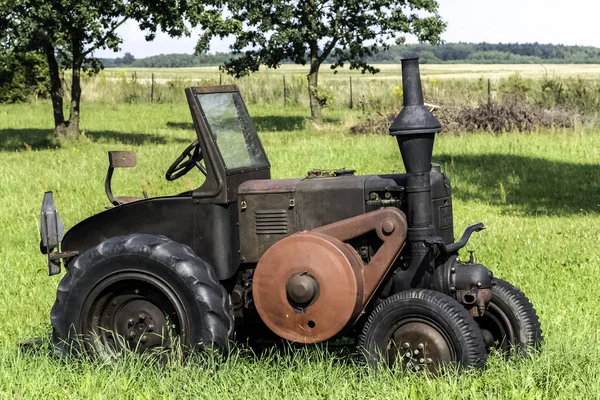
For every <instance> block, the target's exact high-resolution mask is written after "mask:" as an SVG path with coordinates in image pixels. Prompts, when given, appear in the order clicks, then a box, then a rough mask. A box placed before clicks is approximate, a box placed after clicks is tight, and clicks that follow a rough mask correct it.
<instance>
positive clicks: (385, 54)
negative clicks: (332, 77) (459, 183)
mask: <svg viewBox="0 0 600 400" xmlns="http://www.w3.org/2000/svg"><path fill="white" fill-rule="evenodd" d="M230 57H231V54H229V53H216V54H200V55H193V54H160V55H158V56H152V57H147V58H141V59H135V58H133V56H132V55H131V54H129V53H126V54H125V56H124V57H122V58H111V59H101V61H102V63H103V64H104V66H105V67H119V66H131V67H139V68H184V67H199V66H205V65H220V64H222V63H223V62H224V61H227V60H228V59H229V58H230ZM407 57H419V58H420V59H421V62H422V63H429V64H440V63H469V64H540V63H543V64H600V48H597V47H589V46H565V45H560V44H559V45H556V44H539V43H507V44H501V43H500V44H491V43H446V44H441V45H437V46H431V45H429V44H411V45H406V46H391V47H390V48H389V49H387V50H385V51H380V52H379V53H377V54H374V55H372V56H371V57H367V58H366V59H365V61H367V62H370V63H373V64H395V63H399V62H400V60H401V59H402V58H407ZM327 61H331V60H326V62H327Z"/></svg>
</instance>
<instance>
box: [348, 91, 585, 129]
mask: <svg viewBox="0 0 600 400" xmlns="http://www.w3.org/2000/svg"><path fill="white" fill-rule="evenodd" d="M433 114H434V115H435V116H436V118H437V119H438V120H439V121H440V123H441V124H442V127H443V128H444V130H443V133H462V132H482V131H487V132H493V133H502V132H509V131H514V132H531V131H535V130H538V129H540V128H565V129H573V128H574V127H575V120H576V119H577V118H578V115H577V114H574V113H572V112H569V111H566V110H563V109H559V108H554V109H547V108H543V107H540V106H536V105H531V104H529V103H527V102H525V101H520V100H514V99H513V100H506V101H504V102H502V103H499V104H496V103H491V104H484V105H480V106H477V107H470V106H444V107H440V108H437V109H435V110H434V111H433ZM396 115H397V114H391V115H381V114H380V115H379V116H377V117H369V118H367V119H366V120H365V121H363V122H361V123H360V124H358V125H356V126H353V127H352V128H350V133H351V134H355V135H356V134H388V133H389V127H390V124H391V123H392V121H393V120H394V118H395V117H396Z"/></svg>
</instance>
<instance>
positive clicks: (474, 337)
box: [41, 59, 542, 370]
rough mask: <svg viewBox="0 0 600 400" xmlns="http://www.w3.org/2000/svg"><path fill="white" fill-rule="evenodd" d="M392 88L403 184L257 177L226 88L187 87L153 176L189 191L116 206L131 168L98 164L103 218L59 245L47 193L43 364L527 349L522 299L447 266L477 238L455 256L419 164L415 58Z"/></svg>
mask: <svg viewBox="0 0 600 400" xmlns="http://www.w3.org/2000/svg"><path fill="white" fill-rule="evenodd" d="M402 79H403V85H404V108H403V109H402V111H401V112H400V114H399V115H398V117H397V118H396V119H395V121H394V122H393V123H392V125H391V127H390V134H391V135H392V136H395V137H396V139H397V141H398V145H399V147H400V152H401V153H402V159H403V161H404V166H405V168H406V174H389V175H367V176H356V175H355V174H354V171H352V170H338V171H333V172H324V171H319V170H315V171H311V172H309V174H308V176H307V177H305V178H298V179H283V180H274V179H271V176H270V164H269V161H268V159H267V155H266V154H265V151H264V150H263V147H262V145H261V142H260V140H259V137H258V135H257V133H256V130H255V128H254V126H253V124H252V120H251V119H250V116H249V115H248V111H247V109H246V107H245V104H244V102H243V100H242V97H241V95H240V93H239V90H238V89H237V87H235V86H217V87H192V88H188V89H186V95H187V99H188V102H189V106H190V109H191V113H192V118H193V122H194V127H195V130H196V133H197V138H196V140H194V141H193V143H191V144H190V145H189V146H188V147H187V148H186V149H185V150H184V151H183V153H182V154H181V156H180V157H179V158H177V159H176V160H175V162H174V163H173V164H172V165H171V166H170V167H169V169H168V171H167V173H166V179H167V180H169V181H172V180H175V179H177V178H180V177H181V176H183V175H184V174H186V173H188V172H190V171H191V170H193V169H197V170H199V171H200V172H201V173H202V174H204V175H205V176H206V178H205V180H204V182H203V184H202V185H200V187H198V188H197V189H195V190H192V191H189V192H184V193H180V194H177V195H174V196H169V197H157V198H135V197H118V196H114V195H113V194H112V190H111V179H112V176H113V171H114V168H122V167H133V166H135V153H132V152H109V163H110V166H109V169H108V174H107V177H106V193H107V195H108V198H109V200H110V201H111V203H112V204H113V205H114V207H112V208H109V209H107V210H105V211H103V212H100V213H99V214H96V215H94V216H92V217H90V218H88V219H86V220H84V221H81V222H80V223H78V224H77V225H75V226H74V227H73V228H71V229H70V230H69V231H68V232H67V233H66V234H65V235H64V238H63V230H64V229H63V225H62V222H61V220H60V217H59V216H58V213H57V211H56V208H55V206H54V202H53V200H52V194H51V193H49V192H48V193H46V194H45V196H44V201H43V205H42V221H41V237H42V240H41V250H42V252H43V253H44V254H47V257H48V266H49V274H50V275H54V274H58V273H59V272H60V267H61V265H62V264H63V263H64V265H65V268H66V269H67V273H66V274H65V275H64V277H63V278H62V280H61V282H60V284H59V286H58V292H57V296H56V303H55V304H54V307H53V308H52V312H51V322H52V328H53V341H54V345H55V349H56V351H57V353H59V354H68V353H70V352H73V351H77V352H85V353H89V354H91V355H103V354H107V353H108V354H118V353H119V352H120V351H125V349H128V350H130V351H131V350H133V351H138V352H144V351H146V350H148V349H153V348H159V349H162V348H169V347H170V346H173V342H174V340H175V339H176V340H177V342H178V343H180V344H182V345H183V346H185V348H188V349H197V350H207V349H211V351H215V350H216V351H219V352H222V353H226V352H227V350H228V347H229V344H230V341H231V340H233V339H234V338H235V339H237V340H244V341H250V342H251V343H256V342H257V341H259V340H262V342H263V343H264V342H265V341H267V340H281V339H285V340H288V341H292V342H296V343H303V344H310V343H318V342H323V341H326V340H330V339H332V340H333V339H338V338H352V339H354V342H355V343H356V344H357V345H358V346H359V347H358V348H359V349H360V350H361V351H362V352H363V354H365V355H366V357H367V360H368V362H369V363H370V364H377V363H378V362H380V361H382V362H384V363H387V364H388V365H389V364H393V363H395V362H399V363H402V365H404V366H407V367H410V368H413V369H417V370H418V369H436V368H437V367H438V366H440V365H446V364H455V365H459V366H465V367H470V366H473V367H482V366H483V365H484V363H485V360H486V356H487V353H488V352H489V351H490V350H491V349H498V350H500V351H505V352H506V354H510V353H511V351H512V350H514V349H521V350H524V351H526V350H528V349H533V348H537V347H538V346H539V345H540V343H541V340H542V332H541V328H540V324H539V321H538V318H537V315H536V312H535V310H534V308H533V307H532V305H531V304H530V302H529V300H528V299H527V298H526V297H525V296H524V295H523V293H521V292H520V291H519V289H517V288H515V287H514V286H512V285H511V284H509V283H508V282H505V281H503V280H500V279H498V278H495V277H494V276H493V275H492V273H491V272H490V271H489V270H488V269H487V268H486V267H485V266H483V265H481V264H478V263H475V262H474V261H473V257H472V254H471V257H470V259H469V260H468V261H467V262H463V261H461V260H460V259H459V258H458V251H459V249H461V248H463V247H464V246H465V245H466V243H467V241H468V239H469V237H470V235H471V234H472V233H473V232H477V231H480V230H482V229H483V228H484V227H483V224H481V223H478V224H474V225H471V226H469V227H468V228H467V229H466V230H465V232H464V234H463V235H462V237H461V239H460V240H459V241H457V242H455V241H454V231H453V230H454V226H453V219H452V218H453V217H452V189H451V186H450V180H449V179H448V177H447V176H446V175H445V174H444V173H443V172H441V169H440V166H439V165H436V164H432V163H431V158H432V151H433V143H434V137H435V134H436V133H437V132H440V130H441V126H440V123H439V122H438V120H437V119H436V118H435V117H434V116H433V115H432V114H431V113H430V112H429V110H428V109H426V108H425V107H424V106H423V94H422V89H421V81H420V74H419V64H418V60H416V59H409V60H404V61H403V62H402ZM144 197H147V196H144ZM338 342H348V341H347V340H345V341H338Z"/></svg>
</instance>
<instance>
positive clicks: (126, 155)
mask: <svg viewBox="0 0 600 400" xmlns="http://www.w3.org/2000/svg"><path fill="white" fill-rule="evenodd" d="M136 164H137V161H136V155H135V151H109V152H108V171H107V172H106V180H105V181H104V190H105V191H106V197H108V201H110V202H111V203H112V204H113V205H115V206H120V205H121V204H128V203H133V202H134V201H138V200H144V199H147V198H148V194H147V193H146V192H145V191H144V192H143V193H144V197H134V196H114V195H113V193H112V188H111V181H112V176H113V172H114V170H115V168H133V167H135V166H136Z"/></svg>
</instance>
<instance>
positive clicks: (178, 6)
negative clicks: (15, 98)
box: [0, 0, 203, 138]
mask: <svg viewBox="0 0 600 400" xmlns="http://www.w3.org/2000/svg"><path fill="white" fill-rule="evenodd" d="M202 10H203V5H202V3H200V2H197V1H192V0H189V1H188V0H179V1H169V0H111V1H104V0H86V1H84V0H5V1H3V2H2V3H1V4H0V38H2V40H1V41H0V46H2V48H4V49H7V48H9V49H12V50H13V51H16V52H26V51H31V50H37V51H41V52H42V53H43V54H45V56H46V59H47V63H48V71H49V78H50V82H51V88H50V93H51V98H52V104H53V110H54V122H55V128H56V133H57V136H58V137H59V138H63V137H68V138H73V137H76V136H77V135H78V134H79V116H80V101H81V84H80V82H81V72H82V71H83V72H88V73H90V74H94V73H97V72H98V71H99V69H100V68H101V63H100V62H99V60H98V59H97V58H95V57H94V51H96V50H98V49H110V50H114V51H117V50H118V49H119V46H120V45H121V43H122V38H121V37H120V36H119V34H118V33H117V29H118V28H119V27H120V26H121V25H122V24H123V23H124V22H125V21H127V20H128V19H132V20H135V21H137V22H138V23H139V25H140V28H141V29H142V30H144V31H145V32H146V38H147V39H148V40H151V39H153V38H154V36H155V34H156V32H157V30H158V29H161V30H162V31H164V32H166V33H168V34H169V35H171V36H181V35H184V34H189V27H190V26H195V25H197V24H198V22H199V18H200V16H201V14H202ZM63 69H67V70H70V71H71V79H72V82H71V93H70V113H69V119H68V120H66V119H65V117H64V113H63V93H62V82H61V77H60V71H61V70H63Z"/></svg>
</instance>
